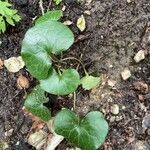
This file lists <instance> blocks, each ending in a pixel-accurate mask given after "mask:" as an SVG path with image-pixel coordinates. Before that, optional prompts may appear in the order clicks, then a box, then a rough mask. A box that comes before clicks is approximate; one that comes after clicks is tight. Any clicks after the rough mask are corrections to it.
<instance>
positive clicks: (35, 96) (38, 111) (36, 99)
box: [25, 85, 51, 121]
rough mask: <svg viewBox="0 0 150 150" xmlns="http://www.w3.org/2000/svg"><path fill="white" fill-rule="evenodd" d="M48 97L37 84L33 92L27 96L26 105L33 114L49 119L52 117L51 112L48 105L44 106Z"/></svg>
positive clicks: (45, 119)
mask: <svg viewBox="0 0 150 150" xmlns="http://www.w3.org/2000/svg"><path fill="white" fill-rule="evenodd" d="M47 102H48V99H47V98H46V97H45V91H44V90H42V89H41V88H40V86H39V85H37V86H36V87H35V88H34V89H33V90H32V92H31V93H30V94H29V95H28V96H27V98H26V101H25V107H26V109H27V110H28V111H31V112H32V114H34V115H35V116H37V117H39V118H41V119H42V120H44V121H49V120H50V118H51V113H50V111H49V110H48V108H47V107H45V106H43V104H44V103H47Z"/></svg>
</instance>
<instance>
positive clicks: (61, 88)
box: [40, 69, 80, 95]
mask: <svg viewBox="0 0 150 150" xmlns="http://www.w3.org/2000/svg"><path fill="white" fill-rule="evenodd" d="M79 83H80V77H79V74H78V72H77V71H76V70H74V69H67V70H64V71H63V73H62V74H58V73H57V72H56V71H55V70H54V69H53V70H52V71H51V73H50V75H49V77H48V78H47V79H44V80H40V86H41V88H42V89H43V90H45V91H46V92H48V93H51V94H54V95H67V94H70V93H72V92H74V91H75V90H76V89H77V87H78V85H79Z"/></svg>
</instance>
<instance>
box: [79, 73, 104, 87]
mask: <svg viewBox="0 0 150 150" xmlns="http://www.w3.org/2000/svg"><path fill="white" fill-rule="evenodd" d="M100 81H101V79H100V78H99V77H93V76H89V75H86V76H85V77H83V78H82V79H81V84H82V87H83V88H84V89H86V90H90V89H92V88H94V87H96V86H98V85H99V84H100Z"/></svg>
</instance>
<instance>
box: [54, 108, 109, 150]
mask: <svg viewBox="0 0 150 150" xmlns="http://www.w3.org/2000/svg"><path fill="white" fill-rule="evenodd" d="M54 128H55V132H56V133H57V134H60V135H62V136H64V137H65V138H66V139H67V140H69V141H70V142H71V143H73V144H74V145H75V146H77V147H79V148H81V149H82V150H96V149H98V148H99V147H100V146H101V145H102V144H103V142H104V141H105V137H106V135H107V133H108V124H107V122H106V121H105V119H104V117H103V115H102V114H101V113H100V112H98V111H93V112H90V113H88V114H87V115H86V116H85V117H84V118H83V119H82V120H81V119H80V118H79V117H78V116H77V115H76V114H74V113H73V112H72V111H70V110H68V109H63V110H62V111H60V112H59V113H58V114H57V115H56V117H55V119H54Z"/></svg>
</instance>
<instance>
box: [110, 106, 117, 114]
mask: <svg viewBox="0 0 150 150" xmlns="http://www.w3.org/2000/svg"><path fill="white" fill-rule="evenodd" d="M111 113H112V114H113V115H118V114H119V106H118V105H117V104H114V105H112V106H111Z"/></svg>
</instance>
